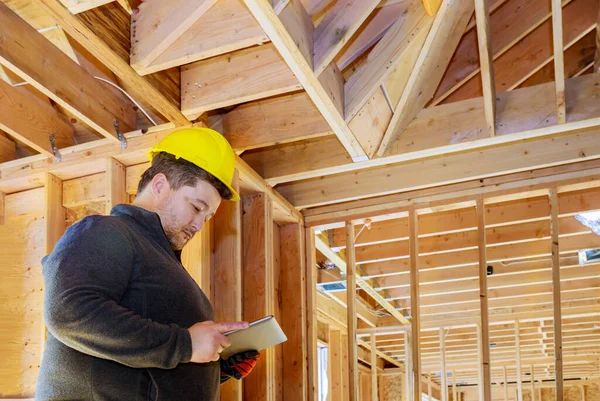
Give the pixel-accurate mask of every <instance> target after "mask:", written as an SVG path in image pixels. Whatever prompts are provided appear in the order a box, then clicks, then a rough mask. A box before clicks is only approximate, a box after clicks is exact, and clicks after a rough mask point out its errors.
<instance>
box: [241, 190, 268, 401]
mask: <svg viewBox="0 0 600 401" xmlns="http://www.w3.org/2000/svg"><path fill="white" fill-rule="evenodd" d="M242 202H243V206H242V207H243V210H244V213H243V216H242V227H243V230H242V238H243V242H242V243H243V260H244V266H243V268H244V270H243V274H244V276H243V277H244V280H243V289H244V292H243V294H244V300H243V310H244V319H245V320H247V321H253V320H256V319H260V318H261V317H264V316H266V315H271V314H274V312H275V305H274V302H275V299H276V297H275V288H274V284H275V283H274V280H273V276H274V271H273V270H274V267H273V218H272V204H271V198H269V197H268V196H267V195H265V194H264V193H259V194H256V195H252V196H246V197H244V198H243V199H242ZM261 362H262V363H258V364H257V365H256V367H255V368H254V370H253V371H252V374H251V375H249V376H248V377H247V378H245V379H244V385H243V389H244V399H247V400H259V401H266V400H273V399H274V397H275V386H274V385H273V383H274V381H275V368H276V366H275V349H274V348H269V349H266V350H264V351H262V357H261Z"/></svg>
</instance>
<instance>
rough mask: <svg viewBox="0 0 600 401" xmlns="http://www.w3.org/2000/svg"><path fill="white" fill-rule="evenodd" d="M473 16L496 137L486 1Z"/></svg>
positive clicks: (490, 127) (477, 0)
mask: <svg viewBox="0 0 600 401" xmlns="http://www.w3.org/2000/svg"><path fill="white" fill-rule="evenodd" d="M475 15H476V17H475V19H476V23H477V39H478V43H479V62H480V65H481V86H482V88H483V106H484V112H485V119H486V122H487V125H488V130H489V133H490V136H494V135H496V85H495V81H494V60H493V52H492V46H491V42H492V41H491V37H490V36H491V34H490V10H489V5H488V0H475ZM453 401H456V400H453Z"/></svg>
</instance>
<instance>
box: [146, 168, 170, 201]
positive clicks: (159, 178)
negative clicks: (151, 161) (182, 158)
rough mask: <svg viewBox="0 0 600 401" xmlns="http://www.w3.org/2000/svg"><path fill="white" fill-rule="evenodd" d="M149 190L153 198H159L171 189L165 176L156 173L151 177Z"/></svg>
mask: <svg viewBox="0 0 600 401" xmlns="http://www.w3.org/2000/svg"><path fill="white" fill-rule="evenodd" d="M150 189H151V191H152V195H153V196H154V198H160V197H162V196H164V195H165V194H167V193H168V192H169V190H170V189H171V186H170V185H169V181H168V180H167V176H166V175H164V174H163V173H158V174H156V175H155V176H154V177H152V182H151V183H150Z"/></svg>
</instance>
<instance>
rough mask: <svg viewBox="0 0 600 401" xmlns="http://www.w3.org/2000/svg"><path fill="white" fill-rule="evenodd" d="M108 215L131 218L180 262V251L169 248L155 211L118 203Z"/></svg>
mask: <svg viewBox="0 0 600 401" xmlns="http://www.w3.org/2000/svg"><path fill="white" fill-rule="evenodd" d="M110 215H111V216H125V217H129V218H131V219H132V220H133V221H134V222H135V223H136V224H137V226H138V227H139V228H140V229H141V230H142V231H143V232H144V233H145V234H146V235H147V236H149V237H151V238H152V239H153V240H154V241H156V242H157V243H158V244H159V245H160V246H161V247H162V248H164V249H165V250H166V251H167V253H169V254H170V255H171V256H172V257H174V258H175V259H177V261H178V262H180V263H181V251H173V249H171V244H170V243H169V239H168V238H167V235H166V234H165V231H164V230H163V226H162V224H161V222H160V216H159V215H158V214H157V213H154V212H151V211H149V210H147V209H144V208H141V207H138V206H133V205H124V204H119V205H115V206H114V207H113V208H112V210H111V211H110Z"/></svg>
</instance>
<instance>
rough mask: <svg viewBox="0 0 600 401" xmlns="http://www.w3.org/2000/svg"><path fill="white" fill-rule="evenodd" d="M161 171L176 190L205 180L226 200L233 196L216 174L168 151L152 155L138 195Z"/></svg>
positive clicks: (139, 186) (141, 179) (193, 185)
mask: <svg viewBox="0 0 600 401" xmlns="http://www.w3.org/2000/svg"><path fill="white" fill-rule="evenodd" d="M160 173H162V174H164V175H165V176H166V177H167V181H169V185H170V186H171V188H173V190H175V191H176V190H178V189H179V188H181V187H183V186H186V185H187V186H190V187H195V186H196V185H197V184H198V180H203V181H206V182H208V183H209V184H211V185H212V186H213V187H215V189H216V190H217V191H218V192H219V195H221V198H223V199H225V200H230V199H231V198H233V193H232V192H231V190H230V189H229V188H227V186H226V185H225V184H223V183H222V182H221V181H220V180H219V179H217V178H216V177H215V176H214V175H212V174H210V173H208V172H207V171H206V170H203V169H202V168H200V167H198V166H196V165H195V164H194V163H190V162H188V161H187V160H184V159H181V158H177V157H175V156H173V155H172V154H170V153H166V152H159V153H157V154H155V155H154V157H152V166H150V167H149V168H148V169H147V170H146V171H144V173H143V174H142V177H141V178H140V182H139V184H138V188H137V193H138V195H139V194H140V192H142V191H143V190H144V189H145V188H146V186H147V185H148V184H149V183H150V182H151V181H152V178H154V176H155V175H157V174H160Z"/></svg>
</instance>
